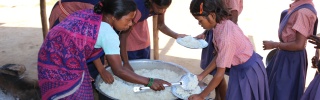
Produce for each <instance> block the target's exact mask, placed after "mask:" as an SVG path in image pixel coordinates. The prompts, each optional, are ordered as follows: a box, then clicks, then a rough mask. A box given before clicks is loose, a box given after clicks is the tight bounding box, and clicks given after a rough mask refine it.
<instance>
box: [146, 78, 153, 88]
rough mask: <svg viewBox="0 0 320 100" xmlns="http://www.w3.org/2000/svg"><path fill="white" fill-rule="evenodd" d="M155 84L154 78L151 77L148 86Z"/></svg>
mask: <svg viewBox="0 0 320 100" xmlns="http://www.w3.org/2000/svg"><path fill="white" fill-rule="evenodd" d="M152 84H153V78H149V83H148V85H147V87H151V86H152Z"/></svg>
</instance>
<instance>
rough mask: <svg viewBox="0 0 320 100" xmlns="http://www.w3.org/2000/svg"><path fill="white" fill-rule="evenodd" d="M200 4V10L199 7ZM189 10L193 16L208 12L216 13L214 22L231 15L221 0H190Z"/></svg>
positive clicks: (205, 14)
mask: <svg viewBox="0 0 320 100" xmlns="http://www.w3.org/2000/svg"><path fill="white" fill-rule="evenodd" d="M200 6H202V11H200V10H201V7H200ZM190 12H191V14H192V15H193V16H206V17H207V16H208V15H209V14H210V13H215V14H216V22H217V23H219V22H220V21H221V20H223V19H224V18H227V17H228V16H231V14H230V12H229V10H228V9H227V8H226V7H225V3H224V2H223V0H192V1H191V4H190Z"/></svg>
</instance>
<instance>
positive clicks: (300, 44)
mask: <svg viewBox="0 0 320 100" xmlns="http://www.w3.org/2000/svg"><path fill="white" fill-rule="evenodd" d="M296 35H297V38H296V40H295V41H292V42H286V43H280V42H272V41H263V45H264V50H267V49H273V48H279V49H282V50H287V51H299V50H303V49H305V46H306V43H307V37H304V36H303V35H302V34H300V33H299V32H297V33H296Z"/></svg>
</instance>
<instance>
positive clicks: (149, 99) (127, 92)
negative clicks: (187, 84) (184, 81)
mask: <svg viewBox="0 0 320 100" xmlns="http://www.w3.org/2000/svg"><path fill="white" fill-rule="evenodd" d="M135 73H137V74H138V75H141V76H145V77H152V78H158V79H163V80H166V81H168V82H171V83H173V82H179V81H180V78H181V76H182V75H178V74H177V73H175V72H173V71H171V70H168V69H152V70H146V69H141V70H136V71H135ZM113 77H114V78H115V80H114V83H113V84H106V83H104V82H102V83H101V84H100V87H99V88H100V90H101V91H102V92H104V93H105V94H107V95H108V96H111V97H113V98H117V99H120V100H174V99H177V97H175V96H174V95H173V94H172V93H171V88H170V87H166V89H165V90H163V91H153V90H146V91H141V92H138V93H134V92H133V87H135V86H140V87H143V85H139V84H133V83H130V82H126V81H123V80H122V79H120V78H119V77H117V76H113Z"/></svg>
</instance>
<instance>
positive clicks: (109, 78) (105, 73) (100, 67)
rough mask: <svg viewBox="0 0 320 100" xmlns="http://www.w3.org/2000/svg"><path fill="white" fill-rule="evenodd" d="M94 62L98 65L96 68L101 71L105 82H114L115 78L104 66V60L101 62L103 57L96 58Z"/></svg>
mask: <svg viewBox="0 0 320 100" xmlns="http://www.w3.org/2000/svg"><path fill="white" fill-rule="evenodd" d="M93 64H94V65H95V66H96V68H97V70H98V72H99V74H100V76H101V78H102V80H103V81H104V82H106V83H109V84H110V83H113V81H114V79H113V77H112V75H111V73H110V72H108V71H107V70H106V69H105V68H104V66H103V65H102V62H101V59H100V58H98V59H96V60H94V61H93Z"/></svg>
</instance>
